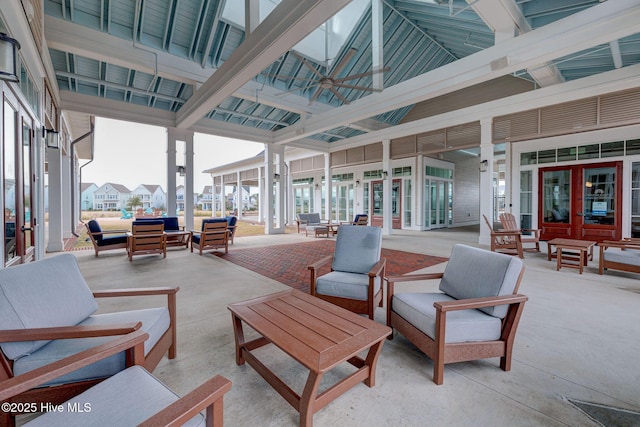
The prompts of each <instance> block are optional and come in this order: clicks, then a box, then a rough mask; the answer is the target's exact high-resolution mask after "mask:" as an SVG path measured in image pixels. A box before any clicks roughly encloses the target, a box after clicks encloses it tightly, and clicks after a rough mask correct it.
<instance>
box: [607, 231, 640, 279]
mask: <svg viewBox="0 0 640 427" xmlns="http://www.w3.org/2000/svg"><path fill="white" fill-rule="evenodd" d="M598 246H600V261H599V266H598V273H600V274H604V270H621V271H628V272H631V273H640V239H638V238H626V239H622V240H605V241H603V242H600V243H598Z"/></svg>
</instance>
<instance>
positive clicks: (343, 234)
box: [308, 225, 386, 319]
mask: <svg viewBox="0 0 640 427" xmlns="http://www.w3.org/2000/svg"><path fill="white" fill-rule="evenodd" d="M381 251H382V228H380V227H369V226H367V227H362V226H355V225H343V226H340V232H339V233H338V237H337V239H336V248H335V252H334V254H333V256H331V255H329V256H327V257H324V258H322V259H321V260H319V261H317V262H315V263H313V264H311V265H310V266H309V267H308V269H309V271H310V272H311V282H310V290H311V295H314V296H316V297H318V298H321V299H323V300H325V301H329V302H331V303H333V304H336V305H339V306H340V307H343V308H346V309H347V310H350V311H353V312H354V313H361V314H367V315H368V316H369V318H370V319H373V314H374V310H375V307H376V305H377V306H379V307H382V299H383V286H382V279H383V277H384V272H385V266H386V259H385V258H381V257H380V253H381ZM329 261H331V272H330V273H327V274H325V275H322V276H320V277H318V270H319V269H320V267H322V266H324V265H326V264H328V263H329Z"/></svg>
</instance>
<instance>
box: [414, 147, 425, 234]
mask: <svg viewBox="0 0 640 427" xmlns="http://www.w3.org/2000/svg"><path fill="white" fill-rule="evenodd" d="M425 197H427V194H425V192H424V156H423V155H421V154H418V155H417V156H416V170H415V173H414V174H413V193H412V199H413V200H414V205H413V208H412V210H411V211H412V212H413V213H414V214H413V215H411V218H412V219H411V220H412V221H413V225H414V226H415V227H416V229H419V230H424V229H425V228H426V227H425V224H424V198H425Z"/></svg>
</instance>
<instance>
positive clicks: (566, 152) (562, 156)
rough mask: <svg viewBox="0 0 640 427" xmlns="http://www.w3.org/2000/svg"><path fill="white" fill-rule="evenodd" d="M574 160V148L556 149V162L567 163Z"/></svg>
mask: <svg viewBox="0 0 640 427" xmlns="http://www.w3.org/2000/svg"><path fill="white" fill-rule="evenodd" d="M575 159H576V147H567V148H558V161H559V162H567V161H571V160H575Z"/></svg>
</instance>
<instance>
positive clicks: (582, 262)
mask: <svg viewBox="0 0 640 427" xmlns="http://www.w3.org/2000/svg"><path fill="white" fill-rule="evenodd" d="M586 255H587V250H586V249H584V250H583V249H580V274H582V269H583V268H584V265H585V262H586V261H587V259H586V258H587V256H586Z"/></svg>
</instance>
